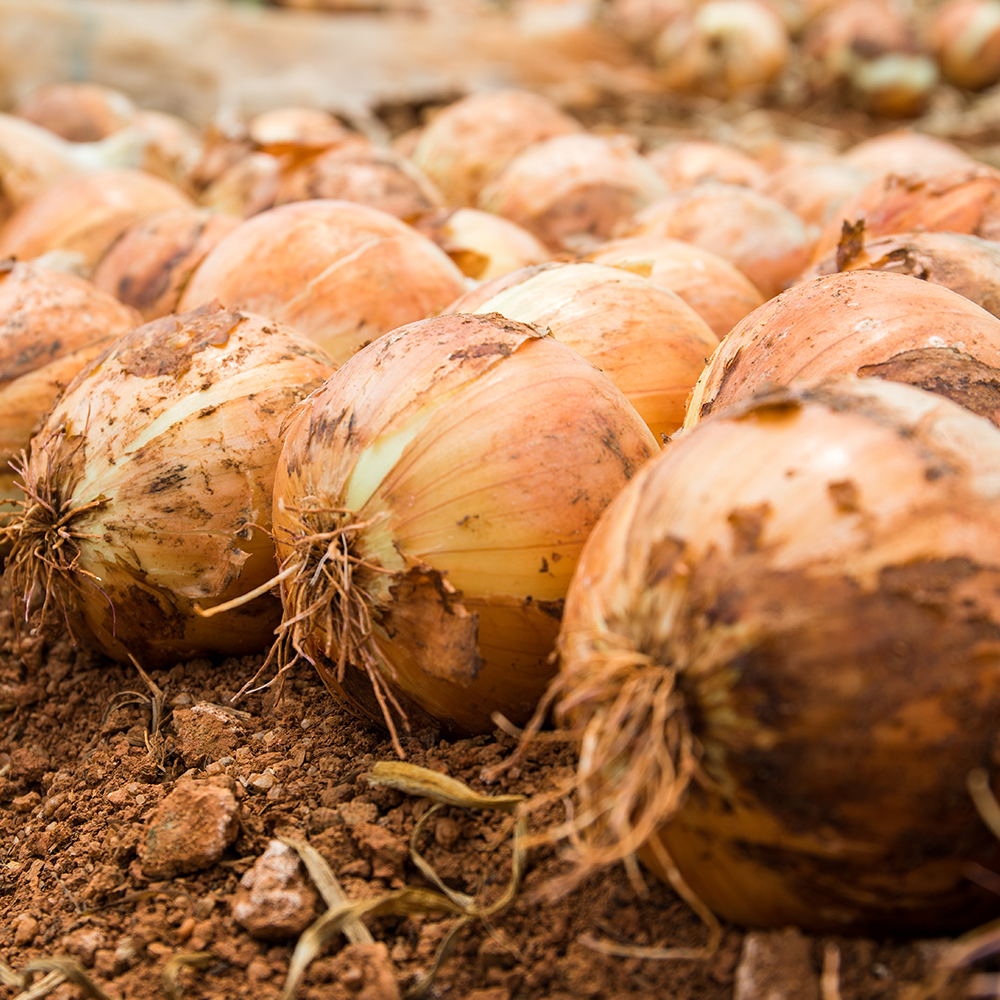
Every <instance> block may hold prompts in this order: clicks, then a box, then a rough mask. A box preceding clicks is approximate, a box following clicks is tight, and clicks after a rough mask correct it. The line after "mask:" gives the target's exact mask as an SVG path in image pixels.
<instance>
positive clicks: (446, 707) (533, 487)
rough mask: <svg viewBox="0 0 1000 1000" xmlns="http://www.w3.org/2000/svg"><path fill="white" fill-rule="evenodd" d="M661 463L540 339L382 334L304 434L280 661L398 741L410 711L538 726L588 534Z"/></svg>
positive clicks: (508, 325) (618, 399)
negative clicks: (319, 682)
mask: <svg viewBox="0 0 1000 1000" xmlns="http://www.w3.org/2000/svg"><path fill="white" fill-rule="evenodd" d="M657 450H658V449H657V445H656V442H655V440H654V439H653V436H652V434H650V432H649V430H648V429H647V428H646V426H645V424H644V423H643V422H642V420H641V419H640V418H639V416H638V414H637V413H636V412H635V410H633V409H632V407H631V406H630V405H629V403H628V402H627V401H626V399H625V398H624V396H622V394H621V393H620V392H619V391H618V390H617V389H616V388H615V387H614V386H613V385H612V383H611V382H610V381H609V380H608V379H607V378H606V377H605V376H604V375H602V374H601V373H600V372H599V371H598V370H597V369H596V368H594V367H593V365H591V364H590V363H589V362H587V361H585V360H584V359H583V358H581V357H580V356H579V355H578V354H576V353H575V352H574V351H571V350H570V349H569V348H568V347H566V346H565V345H563V344H560V343H559V342H558V341H556V340H554V339H553V338H552V337H549V336H546V335H544V334H543V333H541V332H540V331H538V330H535V329H534V328H532V327H529V326H526V325H524V324H522V323H515V322H513V321H511V320H507V319H504V318H503V317H501V316H464V315H463V316H439V317H436V318H434V319H430V320H425V321H423V322H419V323H414V324H410V325H408V326H405V327H402V328H400V329H399V330H396V331H394V332H392V333H389V334H387V335H386V336H384V337H381V338H380V339H379V340H377V341H376V342H375V343H373V344H371V345H370V346H369V347H367V348H366V349H365V350H363V351H361V352H359V353H358V354H357V355H355V356H354V357H353V358H351V360H350V361H348V362H347V363H346V364H345V365H344V366H343V367H342V368H341V369H340V370H339V371H338V372H337V373H336V374H335V375H334V376H333V377H331V378H330V379H329V381H328V382H327V383H326V384H325V385H324V387H323V388H322V390H321V391H320V392H318V393H316V394H314V395H313V396H312V398H311V399H310V400H309V401H308V403H307V404H305V405H304V406H303V408H302V409H301V410H300V411H299V412H298V413H297V415H296V416H295V418H294V419H293V420H292V421H291V422H290V424H289V427H288V431H287V434H286V437H285V443H284V446H283V448H282V453H281V460H280V462H279V466H278V473H277V476H276V478H275V489H274V522H273V523H274V530H275V539H276V542H277V546H278V554H279V559H280V562H281V567H282V576H283V577H284V579H283V582H282V585H281V586H282V599H283V602H284V605H285V623H284V624H283V625H282V633H283V644H284V654H283V657H282V659H284V660H285V662H288V660H289V658H290V657H291V656H294V655H295V654H296V653H297V654H300V655H303V656H305V657H306V658H307V659H309V660H311V661H313V662H314V663H316V665H317V667H318V668H319V670H320V673H321V675H322V676H323V679H324V680H325V681H326V683H327V685H328V686H329V687H330V689H331V690H332V691H333V693H334V694H335V695H337V696H338V697H340V698H342V699H343V700H345V701H346V702H347V703H348V704H349V705H350V706H352V707H353V708H354V709H355V710H356V711H359V712H361V713H362V714H367V715H369V716H370V717H371V718H373V719H374V720H376V721H378V722H380V723H386V724H388V725H389V726H390V728H391V729H392V730H393V732H395V731H396V722H397V721H398V719H399V717H400V715H401V714H402V715H403V716H404V717H405V718H407V719H408V720H409V723H410V725H411V726H413V727H416V726H418V725H423V724H424V723H426V722H428V721H429V720H434V721H436V724H437V725H440V726H441V727H443V728H444V729H445V730H447V731H448V732H451V733H482V732H491V731H492V730H493V722H492V720H491V714H492V713H493V712H495V711H501V712H503V713H504V714H505V715H507V716H508V717H509V718H511V719H513V720H515V721H522V722H523V721H524V720H525V719H527V718H528V717H529V716H530V715H531V713H532V710H533V709H534V706H535V703H536V702H537V700H538V697H539V696H540V695H541V693H542V691H543V690H544V688H545V685H546V683H547V681H548V679H549V678H550V677H551V676H552V673H553V671H554V666H553V665H552V664H551V663H550V654H551V652H552V649H553V643H554V640H555V636H556V633H557V631H558V628H559V617H560V612H561V608H562V599H563V596H564V594H565V591H566V586H567V584H568V583H569V579H570V577H571V576H572V573H573V567H574V565H575V563H576V558H577V554H578V553H579V551H580V549H581V547H582V545H583V542H584V539H585V538H586V536H587V534H588V532H589V531H590V529H591V526H592V525H593V524H594V522H595V521H596V520H597V517H598V516H599V515H600V513H601V511H603V510H604V508H605V507H606V506H607V504H608V503H609V501H610V500H611V498H612V497H613V496H615V494H616V493H617V492H618V491H619V490H620V489H621V488H622V487H623V486H624V485H625V483H626V482H627V481H628V479H629V478H630V477H631V476H632V474H633V473H634V472H635V470H636V469H637V468H638V467H639V466H640V465H641V464H642V463H643V462H645V461H646V459H647V458H649V456H650V455H652V454H654V453H655V452H656V451H657ZM393 706H395V707H393ZM397 747H398V743H397Z"/></svg>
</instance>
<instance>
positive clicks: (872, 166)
mask: <svg viewBox="0 0 1000 1000" xmlns="http://www.w3.org/2000/svg"><path fill="white" fill-rule="evenodd" d="M840 159H841V161H842V162H844V163H847V164H848V165H850V166H852V167H859V168H861V169H862V170H869V171H871V172H872V173H873V174H875V175H879V176H883V177H885V176H887V175H888V174H899V175H900V176H904V177H918V176H919V177H926V176H933V175H934V174H943V173H947V172H948V171H949V170H961V169H963V168H966V167H971V166H974V165H975V161H974V160H973V159H972V158H971V157H970V156H969V155H968V154H967V153H966V152H964V151H963V150H961V149H960V148H959V147H958V146H956V145H955V144H954V143H952V142H948V141H947V140H945V139H939V138H937V137H936V136H933V135H925V134H924V133H922V132H913V131H910V130H909V129H896V130H894V131H892V132H884V133H882V134H881V135H876V136H873V137H872V138H871V139H865V140H864V141H863V142H859V143H857V144H856V145H854V146H852V147H851V148H850V149H848V150H846V151H845V152H844V153H843V154H842V155H841V157H840Z"/></svg>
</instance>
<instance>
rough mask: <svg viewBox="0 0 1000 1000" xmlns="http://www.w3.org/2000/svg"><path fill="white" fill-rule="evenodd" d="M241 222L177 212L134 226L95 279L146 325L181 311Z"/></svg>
mask: <svg viewBox="0 0 1000 1000" xmlns="http://www.w3.org/2000/svg"><path fill="white" fill-rule="evenodd" d="M239 223H240V220H239V219H238V218H236V217H235V216H232V215H224V214H222V213H221V212H213V211H211V210H210V209H207V208H196V207H194V206H191V207H189V208H172V209H168V210H167V211H166V212H157V213H156V215H151V216H149V217H148V218H145V219H142V220H140V221H139V222H136V223H133V224H132V225H131V226H129V227H128V229H126V230H125V232H123V233H122V234H121V236H120V237H119V238H118V239H117V240H116V241H115V242H114V243H113V244H112V245H111V247H110V248H109V249H108V251H107V253H105V254H104V256H103V257H102V258H101V260H100V262H99V263H98V265H97V266H96V267H95V268H94V270H93V272H92V273H91V275H90V280H91V281H92V282H93V283H94V285H95V286H96V287H97V288H100V289H101V290H102V291H106V292H108V293H109V294H110V295H114V296H115V297H116V298H117V299H119V300H120V301H121V302H124V303H126V304H127V305H130V306H132V307H134V308H135V309H138V310H139V312H140V313H141V314H142V318H143V321H145V322H148V321H149V320H153V319H157V318H159V317H160V316H166V315H167V314H168V313H172V312H174V311H175V310H176V309H177V303H178V302H179V301H180V297H181V294H182V293H183V291H184V288H185V286H186V285H187V283H188V281H189V279H190V278H191V275H192V274H193V273H194V271H195V269H196V268H197V267H198V265H199V264H200V263H201V262H202V260H203V259H204V257H205V256H206V254H208V252H209V251H210V250H211V249H212V248H213V247H214V246H215V245H216V244H217V243H218V242H219V240H221V239H222V237H223V236H225V235H226V234H227V233H229V232H231V231H232V230H233V229H235V228H236V226H238V225H239Z"/></svg>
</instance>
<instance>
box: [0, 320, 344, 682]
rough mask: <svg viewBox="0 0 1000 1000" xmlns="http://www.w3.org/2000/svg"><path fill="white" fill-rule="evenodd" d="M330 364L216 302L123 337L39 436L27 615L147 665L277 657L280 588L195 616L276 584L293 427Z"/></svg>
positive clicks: (30, 510) (28, 522)
mask: <svg viewBox="0 0 1000 1000" xmlns="http://www.w3.org/2000/svg"><path fill="white" fill-rule="evenodd" d="M331 371H332V365H331V364H330V362H329V360H328V359H327V358H325V357H324V356H323V354H322V353H321V352H320V351H319V350H318V349H317V348H316V347H315V345H313V344H312V343H311V342H310V341H307V340H306V339H305V338H304V337H301V336H299V335H298V334H297V333H295V332H294V331H292V330H290V329H288V328H287V327H282V326H281V325H280V324H277V323H273V322H270V321H268V320H266V319H263V318H262V317H259V316H249V315H245V314H242V313H239V312H235V311H231V310H229V311H227V310H223V309H221V308H220V307H219V306H218V305H210V306H206V307H204V308H203V309H199V310H195V311H193V312H189V313H184V314H182V315H179V316H165V317H163V318H161V319H158V320H154V321H153V322H152V323H147V324H146V325H145V326H140V327H138V328H136V329H134V330H132V331H131V332H130V333H127V334H125V335H124V336H123V337H121V338H120V339H119V340H117V341H115V342H114V343H112V344H111V346H110V347H109V348H108V349H107V350H106V351H105V352H104V353H103V354H101V355H100V356H98V357H97V358H96V359H95V360H94V361H93V362H91V363H90V364H89V365H88V366H87V367H86V368H85V369H84V370H83V371H81V372H80V374H79V375H77V377H76V378H75V379H74V380H73V381H72V382H71V383H70V385H69V386H68V387H67V388H66V391H65V393H64V394H63V395H62V397H61V398H60V400H59V402H58V403H57V405H56V406H55V408H54V409H53V410H52V411H51V412H50V413H49V415H48V416H47V418H46V420H45V422H44V423H43V425H42V427H41V429H40V430H39V431H38V433H37V434H36V435H35V437H34V438H33V439H32V442H31V449H30V453H29V454H28V456H27V462H26V464H25V465H24V468H23V470H22V479H23V483H24V486H25V492H26V496H27V501H28V502H27V503H26V505H25V507H24V510H23V511H22V512H21V514H20V515H18V516H17V517H16V518H15V520H14V522H13V524H12V525H11V526H10V527H9V528H8V529H7V532H8V536H9V538H10V540H11V542H12V546H13V547H12V551H11V553H10V555H9V556H8V559H7V569H6V575H5V579H6V582H7V584H8V585H9V587H10V592H11V596H12V600H13V602H14V606H15V611H16V614H15V618H16V619H17V620H20V621H24V620H25V619H27V620H28V621H29V622H30V623H31V626H32V628H41V629H45V628H47V627H48V626H50V625H55V626H57V627H60V628H61V627H63V626H64V625H68V627H69V629H70V632H71V634H72V635H73V636H74V637H75V638H76V639H77V640H78V641H80V642H83V643H86V644H89V645H95V646H97V647H98V648H99V649H102V650H103V651H104V652H106V653H107V654H108V655H110V656H113V657H115V658H117V659H122V660H123V659H126V658H127V656H128V654H129V653H132V654H134V655H135V656H136V657H137V658H138V659H139V661H140V662H141V663H143V664H144V665H168V664H172V663H175V662H176V661H177V660H182V659H189V658H191V657H192V656H197V655H204V654H205V653H207V652H209V651H215V652H218V653H222V654H226V655H242V654H245V653H252V652H257V651H260V650H261V649H264V648H266V647H267V645H268V643H269V641H270V639H271V635H272V632H273V630H274V627H275V626H276V625H277V624H278V621H279V620H280V606H279V602H278V601H277V599H276V598H274V597H273V596H271V595H270V594H269V593H267V592H265V593H264V594H263V596H261V597H259V598H258V599H256V600H254V601H252V602H251V603H248V604H247V605H246V606H244V607H241V608H239V609H237V610H235V611H230V612H227V613H226V614H222V615H219V616H218V617H216V618H214V619H206V618H202V617H200V616H199V615H198V614H197V613H196V610H195V607H196V605H198V606H204V607H211V606H212V605H217V604H220V603H225V602H226V601H229V600H230V599H233V598H235V597H238V596H241V595H246V594H247V593H248V592H249V591H252V590H254V589H255V588H258V587H260V586H261V585H262V584H266V582H267V581H268V580H269V579H270V578H271V577H273V576H274V573H275V571H276V567H275V562H274V546H273V544H272V542H271V538H270V535H269V528H270V508H271V490H272V486H273V482H274V468H275V464H276V462H277V459H278V452H279V448H280V427H281V423H282V420H283V419H284V417H285V416H286V415H287V413H288V412H289V410H290V409H291V407H292V406H293V405H294V404H295V403H297V402H298V401H299V400H301V399H302V398H303V397H304V396H305V395H307V394H308V393H309V392H311V391H312V390H313V389H314V388H316V387H317V386H318V385H320V384H321V383H322V382H323V380H324V379H325V378H326V377H327V376H328V375H329V374H330V373H331Z"/></svg>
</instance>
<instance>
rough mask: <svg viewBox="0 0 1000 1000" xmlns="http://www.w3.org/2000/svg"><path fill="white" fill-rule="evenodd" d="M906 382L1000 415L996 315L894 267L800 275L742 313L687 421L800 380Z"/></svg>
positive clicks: (700, 386)
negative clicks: (839, 378)
mask: <svg viewBox="0 0 1000 1000" xmlns="http://www.w3.org/2000/svg"><path fill="white" fill-rule="evenodd" d="M844 374H847V375H860V376H865V377H876V378H884V379H889V380H890V381H894V382H909V383H911V384H914V385H919V386H921V387H922V388H925V389H929V390H932V391H934V392H939V393H942V394H943V395H945V396H948V397H950V398H951V399H953V400H955V401H956V402H958V403H961V404H963V405H964V406H967V407H968V408H969V409H972V410H973V411H974V412H976V413H978V414H980V415H981V416H984V417H987V418H988V419H991V420H993V421H995V422H998V421H1000V320H998V319H997V318H996V317H995V316H992V315H990V313H988V312H986V310H985V309H982V308H981V307H979V306H977V305H976V304H975V303H974V302H972V301H970V300H969V299H967V298H965V297H964V296H963V295H959V294H958V292H953V291H952V290H951V289H950V288H945V287H944V286H943V285H938V284H934V283H933V282H930V281H921V280H920V279H919V278H915V277H913V276H911V275H908V274H895V273H893V272H891V271H845V272H843V273H841V274H831V275H829V276H827V277H822V278H815V279H813V280H812V281H804V282H803V283H802V284H800V285H796V286H795V287H794V288H790V289H789V290H788V291H787V292H784V293H783V294H781V295H779V296H778V297H777V298H774V299H771V300H770V301H769V302H765V303H764V305H762V306H760V307H759V308H757V309H755V310H754V311H753V312H752V313H750V314H749V315H748V316H746V317H745V318H744V319H743V320H741V321H740V322H739V323H737V325H736V326H735V327H734V328H733V329H732V330H731V331H730V333H729V336H727V337H726V339H725V340H724V341H723V342H722V343H721V344H720V345H719V349H718V350H717V351H716V352H715V354H713V355H712V360H711V362H710V363H709V364H708V366H707V367H706V368H705V371H704V372H703V373H702V375H701V377H700V378H699V379H698V384H697V385H696V386H695V388H694V391H693V392H692V393H691V398H690V400H689V401H688V410H687V416H686V418H685V426H688V427H690V426H692V425H693V424H695V423H697V421H698V420H700V419H702V418H703V417H705V416H707V415H708V414H709V413H717V412H719V410H721V409H723V408H725V407H726V406H729V405H731V404H732V403H735V402H737V401H739V400H741V399H746V398H747V397H748V396H751V395H753V393H755V392H757V391H758V390H760V389H762V388H764V387H765V386H767V385H788V384H789V383H790V382H792V381H793V380H794V379H820V378H826V377H827V376H830V375H844Z"/></svg>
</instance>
